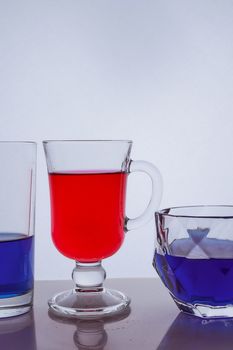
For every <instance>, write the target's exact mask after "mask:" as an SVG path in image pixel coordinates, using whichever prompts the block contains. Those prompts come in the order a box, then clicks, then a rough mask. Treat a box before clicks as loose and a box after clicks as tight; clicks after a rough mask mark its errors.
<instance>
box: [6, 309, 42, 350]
mask: <svg viewBox="0 0 233 350" xmlns="http://www.w3.org/2000/svg"><path fill="white" fill-rule="evenodd" d="M0 349H3V350H36V349H37V345H36V335H35V324H34V315H33V312H32V311H31V312H28V313H26V314H24V315H21V316H16V317H8V318H2V319H0Z"/></svg>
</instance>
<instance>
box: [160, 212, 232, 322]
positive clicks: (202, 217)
mask: <svg viewBox="0 0 233 350" xmlns="http://www.w3.org/2000/svg"><path fill="white" fill-rule="evenodd" d="M155 217H156V230H157V247H156V250H155V255H154V260H153V265H154V267H155V269H156V271H157V272H158V274H159V276H160V278H161V280H162V282H163V283H164V285H165V286H166V287H167V289H168V291H169V293H170V295H171V296H172V298H173V300H174V301H175V303H176V304H177V306H178V307H179V309H180V310H181V311H184V312H186V313H189V314H193V315H195V316H199V317H203V318H216V317H217V318H225V317H233V206H193V207H177V208H168V209H164V210H161V211H160V212H157V213H156V214H155Z"/></svg>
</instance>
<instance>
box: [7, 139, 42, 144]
mask: <svg viewBox="0 0 233 350" xmlns="http://www.w3.org/2000/svg"><path fill="white" fill-rule="evenodd" d="M1 143H9V144H13V143H17V144H30V145H37V142H35V141H2V140H0V144H1Z"/></svg>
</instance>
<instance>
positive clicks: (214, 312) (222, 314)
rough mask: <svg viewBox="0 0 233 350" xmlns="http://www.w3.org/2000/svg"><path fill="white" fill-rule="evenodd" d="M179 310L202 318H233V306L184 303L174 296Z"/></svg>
mask: <svg viewBox="0 0 233 350" xmlns="http://www.w3.org/2000/svg"><path fill="white" fill-rule="evenodd" d="M172 298H173V300H174V301H175V303H176V305H177V306H178V308H179V309H180V310H181V311H183V312H185V313H187V314H191V315H194V316H197V317H201V318H233V305H226V306H211V305H204V304H194V305H192V304H188V303H184V302H182V301H180V300H178V299H176V298H175V297H174V296H172Z"/></svg>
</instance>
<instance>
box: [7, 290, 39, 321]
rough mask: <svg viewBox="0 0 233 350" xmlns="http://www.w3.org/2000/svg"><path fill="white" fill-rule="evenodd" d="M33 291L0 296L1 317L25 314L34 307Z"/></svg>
mask: <svg viewBox="0 0 233 350" xmlns="http://www.w3.org/2000/svg"><path fill="white" fill-rule="evenodd" d="M32 299H33V292H32V291H30V292H28V293H26V294H23V295H19V296H16V297H11V298H2V299H1V298H0V318H6V317H13V316H19V315H22V314H25V313H26V312H28V311H30V310H31V308H32Z"/></svg>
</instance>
